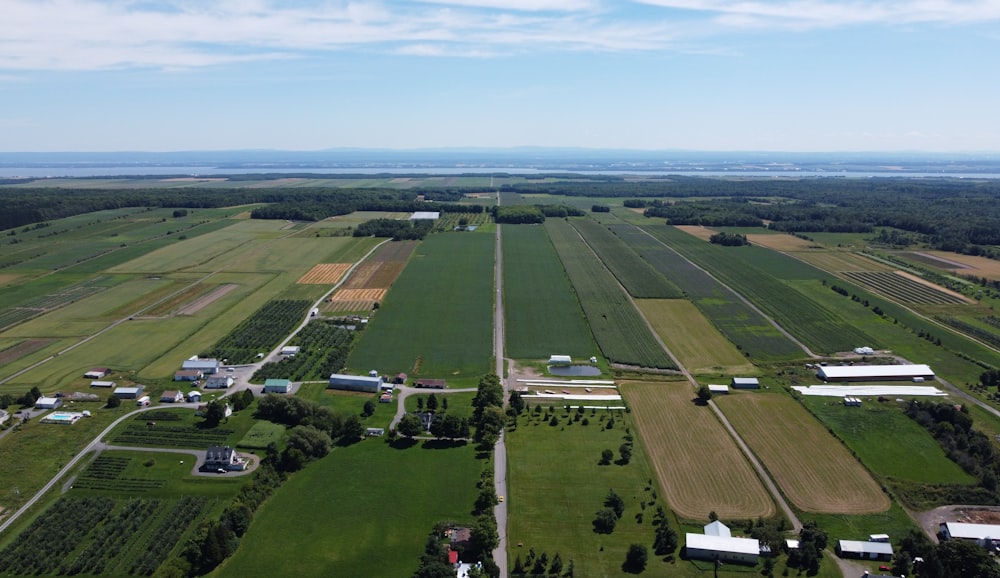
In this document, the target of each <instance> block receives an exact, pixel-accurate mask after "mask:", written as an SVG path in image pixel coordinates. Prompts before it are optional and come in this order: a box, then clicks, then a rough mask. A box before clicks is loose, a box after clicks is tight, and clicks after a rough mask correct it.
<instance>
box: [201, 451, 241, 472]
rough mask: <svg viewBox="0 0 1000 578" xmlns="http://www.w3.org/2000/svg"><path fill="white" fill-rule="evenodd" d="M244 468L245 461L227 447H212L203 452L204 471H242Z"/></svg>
mask: <svg viewBox="0 0 1000 578" xmlns="http://www.w3.org/2000/svg"><path fill="white" fill-rule="evenodd" d="M246 467H247V463H246V460H244V459H243V458H242V457H241V456H240V454H238V453H236V450H234V449H233V448H231V447H229V446H225V447H222V446H212V447H210V448H208V450H207V451H206V452H205V469H208V470H227V471H243V470H245V469H246Z"/></svg>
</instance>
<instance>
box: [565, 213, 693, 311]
mask: <svg viewBox="0 0 1000 578" xmlns="http://www.w3.org/2000/svg"><path fill="white" fill-rule="evenodd" d="M572 223H573V227H574V228H576V230H577V231H578V232H579V233H580V234H581V235H582V236H583V238H584V240H585V241H586V242H587V244H588V245H590V248H591V249H593V250H594V252H595V253H597V255H598V257H600V258H601V261H603V262H604V265H605V266H607V268H608V269H610V270H611V272H612V273H613V274H614V276H615V278H617V279H618V281H619V282H620V283H621V284H622V286H623V287H625V290H626V291H628V293H629V295H631V296H632V297H635V298H636V299H675V298H678V297H682V296H683V294H682V293H681V290H680V289H678V288H677V286H676V285H674V284H673V283H671V282H670V281H668V280H667V279H666V278H665V277H664V276H663V275H660V273H658V272H657V271H656V269H654V268H653V267H652V266H651V265H650V264H649V263H648V262H647V261H644V260H643V259H642V257H640V256H639V255H638V254H637V253H636V252H635V251H633V250H632V249H631V248H629V247H628V245H626V244H625V243H624V242H623V241H622V240H621V239H619V238H618V237H617V236H616V235H615V234H614V232H613V230H609V228H608V227H606V226H604V225H600V224H598V223H597V222H596V221H594V220H592V219H574V220H573V221H572Z"/></svg>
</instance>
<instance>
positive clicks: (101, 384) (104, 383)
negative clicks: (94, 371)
mask: <svg viewBox="0 0 1000 578" xmlns="http://www.w3.org/2000/svg"><path fill="white" fill-rule="evenodd" d="M115 385H117V384H116V383H115V382H113V381H103V380H99V379H95V380H94V381H91V382H90V387H114V386H115Z"/></svg>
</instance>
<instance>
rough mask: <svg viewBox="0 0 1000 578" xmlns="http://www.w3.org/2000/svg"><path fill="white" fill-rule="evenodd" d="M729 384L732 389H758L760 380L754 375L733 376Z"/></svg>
mask: <svg viewBox="0 0 1000 578" xmlns="http://www.w3.org/2000/svg"><path fill="white" fill-rule="evenodd" d="M729 386H730V387H732V388H733V389H760V381H759V380H758V379H757V378H756V377H734V378H733V381H732V382H731V383H730V384H729Z"/></svg>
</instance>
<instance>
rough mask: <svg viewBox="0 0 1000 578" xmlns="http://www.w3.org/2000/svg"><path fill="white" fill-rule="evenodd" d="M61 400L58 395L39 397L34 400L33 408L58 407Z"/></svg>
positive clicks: (60, 405) (60, 404)
mask: <svg viewBox="0 0 1000 578" xmlns="http://www.w3.org/2000/svg"><path fill="white" fill-rule="evenodd" d="M60 407H62V400H61V399H59V398H58V397H40V398H38V399H37V400H35V409H59V408H60Z"/></svg>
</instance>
